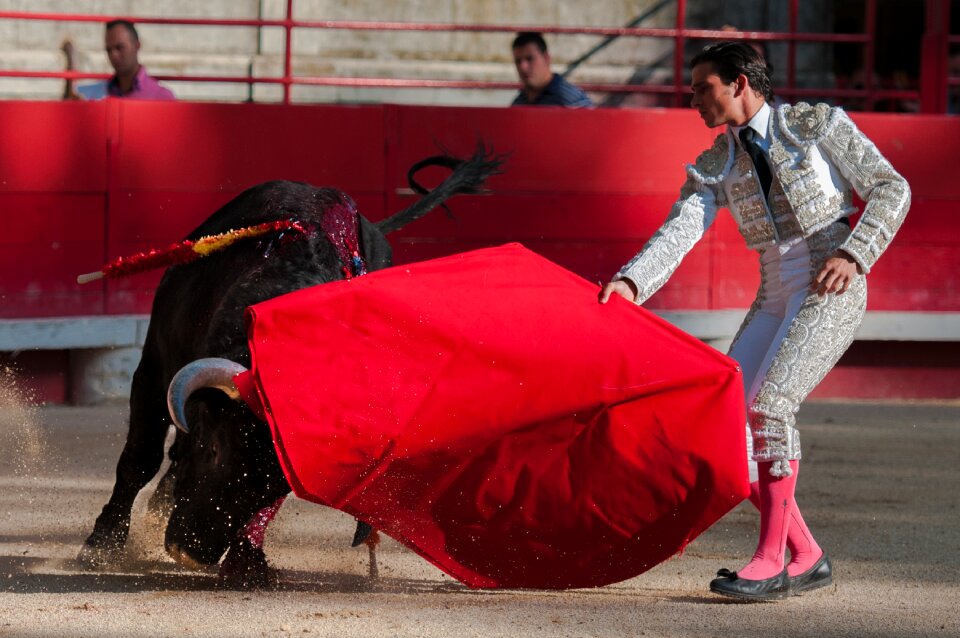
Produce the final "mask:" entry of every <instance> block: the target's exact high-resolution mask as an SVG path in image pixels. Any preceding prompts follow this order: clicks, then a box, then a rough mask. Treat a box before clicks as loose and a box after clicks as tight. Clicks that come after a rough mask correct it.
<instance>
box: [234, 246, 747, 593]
mask: <svg viewBox="0 0 960 638" xmlns="http://www.w3.org/2000/svg"><path fill="white" fill-rule="evenodd" d="M597 290H598V289H597V286H596V285H595V284H591V283H589V282H587V281H585V280H583V279H581V278H580V277H578V276H577V275H575V274H573V273H571V272H569V271H566V270H564V269H563V268H561V267H560V266H557V265H556V264H554V263H552V262H550V261H547V260H546V259H543V258H542V257H539V256H537V255H536V254H534V253H532V252H530V251H529V250H527V249H525V248H523V247H522V246H519V245H517V244H511V245H507V246H502V247H499V248H490V249H484V250H478V251H474V252H469V253H464V254H459V255H454V256H452V257H446V258H442V259H436V260H432V261H427V262H422V263H417V264H412V265H409V266H398V267H394V268H390V269H387V270H382V271H378V272H375V273H371V274H369V275H366V276H364V277H356V278H353V279H350V280H349V281H340V282H335V283H329V284H324V285H322V286H317V287H314V288H309V289H306V290H301V291H298V292H295V293H292V294H289V295H284V296H282V297H278V298H276V299H272V300H270V301H267V302H265V303H262V304H258V305H256V306H253V307H251V308H249V309H248V311H247V312H248V315H247V320H248V326H249V340H250V349H251V352H252V354H253V369H252V374H253V377H254V380H255V383H254V384H251V385H249V386H248V394H249V392H250V391H255V392H256V393H257V395H258V397H257V398H258V399H259V401H260V402H262V404H263V405H264V406H265V407H266V415H267V420H268V422H269V423H270V427H271V428H272V431H273V437H274V441H275V444H276V449H277V453H278V455H279V457H280V461H281V465H282V466H283V469H284V472H285V473H286V476H287V479H288V480H289V482H290V485H291V486H292V487H293V490H294V492H295V493H296V494H297V496H299V497H301V498H304V499H307V500H310V501H314V502H316V503H320V504H323V505H328V506H330V507H335V508H337V509H340V510H343V511H344V512H347V513H349V514H351V515H352V516H355V517H357V518H358V519H361V520H364V521H366V522H368V523H370V524H371V525H373V527H375V528H376V529H378V530H381V531H382V532H385V533H386V534H388V535H389V536H391V537H393V538H395V539H397V540H398V541H400V542H401V543H403V544H404V545H406V546H408V547H409V548H411V549H412V550H413V551H415V552H417V553H418V554H419V555H421V556H423V557H424V558H426V559H427V560H429V561H430V562H432V563H433V564H434V565H436V566H437V567H439V568H440V569H442V570H443V571H445V572H447V573H448V574H451V575H452V576H454V577H455V578H457V579H459V580H461V581H463V582H464V583H466V584H467V585H470V586H472V587H510V588H520V587H524V588H544V589H564V588H573V587H592V586H601V585H606V584H609V583H614V582H618V581H621V580H625V579H627V578H631V577H633V576H636V575H638V574H640V573H642V572H644V571H645V570H647V569H649V568H651V567H653V566H654V565H656V564H658V563H660V562H661V561H663V560H665V559H667V558H669V557H670V556H672V555H673V554H674V553H676V552H678V551H680V550H681V549H683V547H684V546H685V545H686V544H687V543H689V542H690V541H691V540H693V539H694V538H696V536H697V535H699V534H700V533H701V532H703V531H704V530H706V529H707V528H708V527H710V525H712V524H713V523H714V522H715V521H717V520H718V519H719V518H720V517H722V516H723V515H724V514H725V513H727V512H728V511H729V510H730V509H731V508H732V507H734V506H735V505H736V504H738V503H739V502H740V501H742V500H743V499H744V498H745V497H746V496H747V495H748V494H749V484H748V479H747V463H746V451H745V445H744V441H743V428H744V423H745V413H744V401H743V389H742V380H741V375H740V370H739V368H738V367H737V364H736V362H734V361H733V360H732V359H729V358H728V357H726V356H724V355H723V354H721V353H719V352H717V351H716V350H714V349H713V348H711V347H709V346H707V345H704V344H702V343H701V342H699V341H697V340H696V339H695V338H693V337H691V336H689V335H687V334H686V333H684V332H682V331H681V330H679V329H677V328H675V327H674V326H672V325H670V324H668V323H667V322H665V321H663V320H661V319H659V318H657V317H656V316H655V315H653V314H651V313H650V312H648V311H646V310H644V309H642V308H638V307H636V306H634V305H632V304H630V303H627V302H625V301H624V300H622V299H619V298H615V299H613V300H612V301H611V302H610V303H609V304H607V305H600V304H598V303H597ZM254 402H255V401H254Z"/></svg>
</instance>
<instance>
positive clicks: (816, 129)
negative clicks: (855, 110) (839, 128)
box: [777, 102, 842, 147]
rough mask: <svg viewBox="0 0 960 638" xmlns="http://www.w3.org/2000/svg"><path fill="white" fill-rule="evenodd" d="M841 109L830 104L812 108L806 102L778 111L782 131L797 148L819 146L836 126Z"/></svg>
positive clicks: (817, 105) (786, 106) (785, 106)
mask: <svg viewBox="0 0 960 638" xmlns="http://www.w3.org/2000/svg"><path fill="white" fill-rule="evenodd" d="M841 112H842V111H841V109H839V108H835V107H831V106H830V105H829V104H824V103H822V102H821V103H820V104H815V105H813V106H810V105H809V104H807V103H806V102H798V103H797V104H794V105H789V104H787V105H784V106H781V107H780V108H779V109H777V117H778V121H779V123H780V130H781V132H783V134H784V136H786V138H787V139H788V140H790V141H791V142H792V143H793V144H795V145H796V146H801V147H802V146H813V145H814V144H819V143H820V142H821V141H823V139H824V138H825V137H826V136H827V135H829V134H830V131H832V130H833V127H834V126H836V123H837V120H838V119H839V115H840V113H841Z"/></svg>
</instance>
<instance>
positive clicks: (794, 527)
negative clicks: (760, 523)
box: [750, 462, 823, 577]
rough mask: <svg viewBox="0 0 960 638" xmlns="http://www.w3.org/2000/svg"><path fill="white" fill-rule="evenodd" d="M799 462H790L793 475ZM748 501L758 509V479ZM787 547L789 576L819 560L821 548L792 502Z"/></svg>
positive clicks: (753, 485)
mask: <svg viewBox="0 0 960 638" xmlns="http://www.w3.org/2000/svg"><path fill="white" fill-rule="evenodd" d="M799 466H800V464H799V463H797V462H792V463H791V464H790V467H791V469H792V470H793V474H794V476H796V475H797V472H798V471H799ZM750 502H751V503H753V506H754V507H756V508H757V509H758V510H759V509H760V481H754V482H753V483H751V484H750ZM787 549H789V550H790V564H789V565H787V573H789V575H790V576H791V577H793V576H796V575H798V574H802V573H803V572H805V571H807V570H808V569H810V568H811V567H813V564H814V563H816V562H817V561H818V560H820V557H821V556H822V555H823V550H822V549H820V546H819V545H818V544H817V541H816V540H815V539H814V538H813V534H811V533H810V529H809V528H808V527H807V524H806V523H805V522H804V521H803V516H801V515H800V508H799V507H797V506H796V504H794V507H793V513H792V514H791V515H790V524H789V525H788V527H787Z"/></svg>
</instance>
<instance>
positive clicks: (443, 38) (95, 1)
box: [0, 0, 676, 106]
mask: <svg viewBox="0 0 960 638" xmlns="http://www.w3.org/2000/svg"><path fill="white" fill-rule="evenodd" d="M285 7H286V2H285V0H216V1H207V2H192V1H188V0H164V1H159V0H156V1H152V0H150V1H148V0H87V1H84V2H71V3H64V2H62V1H57V0H30V1H27V0H0V10H20V11H32V12H64V11H76V12H78V13H91V14H100V15H107V16H114V15H128V16H152V17H206V18H210V17H223V18H238V19H239V18H257V17H258V16H262V17H264V18H268V19H279V18H282V17H283V16H284V12H285ZM657 7H659V8H657ZM675 10H676V8H675V5H674V4H673V3H663V2H660V1H658V0H594V1H593V2H590V3H586V2H582V1H579V0H563V1H559V2H557V1H549V0H526V1H525V2H509V1H506V0H401V1H387V2H384V1H373V0H353V1H351V2H340V1H334V0H295V2H294V17H295V18H297V19H302V20H320V19H328V20H364V21H373V20H376V21H401V22H411V21H423V22H441V23H455V24H481V23H484V24H486V23H489V24H503V25H536V24H540V25H558V26H606V27H610V26H623V25H625V24H627V23H628V22H630V21H631V20H632V19H634V18H635V17H636V16H638V15H641V14H643V13H646V12H649V11H653V14H652V15H651V16H650V18H649V19H647V20H646V21H644V23H643V26H649V27H671V26H673V25H674V24H675V19H676V17H675V16H676V14H675ZM138 28H139V31H140V35H141V40H142V42H143V51H142V54H141V61H142V62H143V63H144V65H145V66H147V68H148V69H149V70H150V71H151V72H152V73H154V74H159V75H163V74H180V73H183V74H191V75H231V76H248V75H251V74H252V75H254V76H276V75H280V74H281V73H282V70H283V47H284V34H283V30H282V29H279V28H264V29H257V28H252V27H250V28H248V27H203V26H169V25H150V24H144V25H141V26H140V27H138ZM67 37H69V38H70V39H71V40H73V42H74V43H75V46H76V49H77V66H78V68H77V70H79V71H87V72H103V73H106V72H109V71H110V67H109V65H108V63H107V60H106V56H105V55H104V53H103V50H102V49H103V30H102V26H101V25H100V24H97V23H69V22H44V21H14V20H0V68H19V69H31V70H50V71H53V70H62V69H63V65H64V56H63V54H62V53H61V52H60V45H61V42H62V41H63V40H64V38H67ZM511 39H512V34H511V33H447V32H370V31H348V30H320V29H297V30H295V31H294V45H293V46H294V52H295V57H294V60H293V66H294V72H295V74H298V75H315V76H331V75H332V76H340V75H345V76H358V77H387V78H430V79H449V80H477V81H500V82H514V81H515V80H516V74H515V72H514V69H513V63H512V58H511V55H510V46H509V45H510V41H511ZM548 40H549V44H550V47H551V53H552V55H553V59H554V63H555V70H558V71H562V70H563V69H564V67H565V65H566V64H567V63H568V62H569V61H570V60H573V59H576V58H577V57H578V56H580V55H581V54H583V53H584V52H586V51H588V50H590V49H591V48H592V47H593V46H594V45H596V44H597V43H598V42H600V41H601V40H602V38H600V37H596V36H566V35H556V36H550V37H548ZM671 51H672V43H671V41H669V40H666V39H654V38H643V39H637V38H621V39H619V40H617V41H615V42H614V43H613V44H612V45H610V46H608V47H606V48H605V49H604V50H603V51H602V52H600V53H598V54H597V55H596V56H594V57H593V58H591V60H590V62H589V63H587V64H585V65H583V66H581V67H580V68H579V69H578V70H577V71H575V72H574V74H573V75H572V79H573V80H574V81H575V82H602V83H621V82H625V81H627V79H628V78H630V77H631V75H632V74H633V72H634V70H635V69H636V68H637V67H638V66H639V67H641V68H646V67H649V66H650V65H652V64H654V63H655V62H657V61H658V60H660V59H662V58H663V56H664V55H665V54H669V53H670V52H671ZM667 73H668V68H667V67H664V68H663V69H662V70H660V71H658V72H657V73H656V74H654V75H653V77H654V78H656V80H657V81H660V80H662V79H663V78H664V77H666V74H667ZM171 88H172V89H173V90H174V91H175V93H176V94H177V95H178V96H179V97H181V98H185V99H198V100H226V101H235V100H244V99H248V98H250V97H252V98H253V99H255V100H257V101H278V100H280V99H281V96H282V90H281V89H280V87H277V86H267V85H260V86H257V87H255V88H254V89H253V90H252V92H251V90H250V89H248V87H246V86H245V85H232V84H224V85H219V84H207V83H203V84H200V83H171ZM61 91H62V82H61V81H59V80H34V79H0V99H3V98H34V99H36V98H41V99H46V98H49V99H56V98H58V97H59V96H60V93H61ZM512 95H513V91H499V90H498V91H457V90H448V89H437V90H434V89H408V90H380V89H349V88H328V87H303V86H301V87H294V91H293V98H294V99H295V100H296V101H302V102H381V101H390V102H394V103H419V104H447V105H471V104H473V105H488V106H495V105H501V104H506V103H508V102H509V101H510V99H511V98H512ZM598 97H601V98H602V96H598Z"/></svg>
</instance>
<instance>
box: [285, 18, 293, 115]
mask: <svg viewBox="0 0 960 638" xmlns="http://www.w3.org/2000/svg"><path fill="white" fill-rule="evenodd" d="M283 30H284V47H283V103H284V104H290V80H291V78H292V76H293V73H292V68H293V65H292V64H291V61H290V58H291V49H292V45H293V0H287V17H286V19H285V20H284V24H283Z"/></svg>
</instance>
